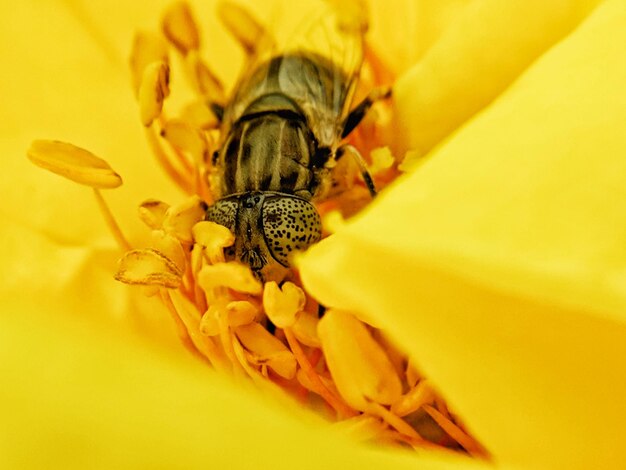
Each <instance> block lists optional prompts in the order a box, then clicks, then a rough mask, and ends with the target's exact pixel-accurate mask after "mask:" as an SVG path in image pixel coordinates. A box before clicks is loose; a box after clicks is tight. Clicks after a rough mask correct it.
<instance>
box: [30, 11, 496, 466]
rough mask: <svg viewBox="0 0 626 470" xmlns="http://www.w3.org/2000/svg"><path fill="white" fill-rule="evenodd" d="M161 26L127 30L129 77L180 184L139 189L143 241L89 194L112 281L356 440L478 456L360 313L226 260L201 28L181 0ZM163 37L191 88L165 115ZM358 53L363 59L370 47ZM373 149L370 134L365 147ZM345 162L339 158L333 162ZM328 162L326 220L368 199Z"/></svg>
mask: <svg viewBox="0 0 626 470" xmlns="http://www.w3.org/2000/svg"><path fill="white" fill-rule="evenodd" d="M355 2H356V3H355V5H357V6H358V5H360V2H359V1H358V0H355ZM344 6H345V5H344ZM349 10H350V9H349V8H348V10H347V11H349ZM359 11H361V10H359ZM218 14H219V16H220V18H221V19H222V21H223V22H224V24H225V26H226V27H227V29H229V30H230V31H231V33H232V34H233V35H234V36H235V38H236V39H237V40H238V41H239V42H240V43H241V45H242V47H243V49H244V51H246V52H248V53H252V52H253V51H254V49H255V47H258V46H259V42H258V41H259V38H261V37H265V38H267V37H269V35H268V34H267V33H266V31H265V29H264V28H263V26H262V25H261V24H259V23H258V22H257V21H256V20H255V19H254V18H253V17H252V16H251V15H250V14H249V13H248V12H247V11H246V10H244V9H242V8H241V7H239V6H237V5H234V4H231V3H222V4H221V6H220V8H219V10H218ZM344 23H345V24H344ZM344 23H342V24H343V25H344V26H343V27H348V26H346V25H352V26H353V27H354V26H355V25H358V27H359V28H360V29H366V26H364V24H365V23H364V20H363V18H356V19H355V20H354V21H349V19H348V18H346V21H345V22H344ZM162 32H163V36H161V35H155V34H151V33H140V34H138V35H137V36H136V38H135V42H134V46H133V53H132V56H131V71H132V76H133V85H134V88H135V91H136V96H137V100H138V104H139V109H140V118H141V122H142V123H143V124H144V126H146V128H147V129H146V136H147V138H148V142H149V143H150V146H151V148H152V150H153V152H154V154H155V156H156V158H157V161H158V162H159V163H161V165H162V166H163V168H164V169H165V171H166V172H167V173H168V174H169V175H170V176H171V177H172V178H173V180H174V181H175V182H176V183H177V184H178V185H179V186H180V187H181V188H182V189H183V190H184V191H185V192H186V193H187V194H188V195H189V196H188V197H187V198H186V199H185V200H183V201H182V202H181V203H179V204H177V205H171V206H170V205H169V204H167V203H165V202H161V201H158V200H154V199H151V200H147V201H144V202H143V203H142V204H141V205H140V206H139V217H140V218H141V220H142V221H143V222H144V223H145V224H146V226H147V227H148V228H149V229H150V231H151V236H150V239H149V242H148V243H147V246H146V247H144V248H137V249H131V247H130V246H129V244H128V242H127V241H126V240H125V239H124V237H123V235H122V234H121V231H120V230H119V227H118V226H117V223H116V222H115V220H114V219H113V218H112V215H111V214H110V211H109V210H108V208H107V207H106V204H104V200H103V199H102V197H101V196H100V194H99V193H96V195H97V197H98V198H99V203H100V204H101V208H102V210H103V214H104V215H105V218H106V219H107V221H108V222H109V225H110V227H111V228H112V230H113V232H114V234H115V235H116V238H117V240H118V242H119V244H120V246H121V248H122V249H123V250H124V251H126V253H125V254H124V256H123V257H122V259H121V260H120V263H119V267H118V272H117V274H116V275H115V277H116V279H117V280H119V281H122V282H124V283H127V284H132V285H141V286H145V287H144V288H145V289H146V293H147V294H149V295H158V296H159V298H160V299H161V300H162V302H163V304H164V305H165V306H166V307H167V310H168V311H169V313H170V314H171V316H172V319H173V320H174V322H175V324H176V326H177V328H178V333H179V335H180V338H181V340H182V342H183V344H184V345H185V346H186V347H187V348H188V349H189V350H190V351H192V352H193V353H194V354H195V355H197V356H198V357H200V358H202V359H203V360H204V361H206V362H208V363H209V364H211V365H212V366H213V367H214V368H215V369H217V370H219V371H225V372H229V373H232V374H233V375H234V376H237V377H249V378H251V379H252V380H254V381H255V382H257V383H259V384H260V385H263V386H270V388H273V389H277V388H278V389H282V390H283V392H286V393H287V394H288V395H290V396H292V397H293V398H295V399H297V400H299V401H300V402H302V403H303V404H306V405H308V406H310V407H311V408H314V409H317V410H320V411H322V412H323V413H325V414H326V416H328V417H329V418H332V419H335V420H343V421H344V422H343V424H342V426H343V427H344V429H345V430H346V432H350V433H352V434H354V435H355V436H359V437H360V438H362V439H366V440H373V439H375V440H378V441H384V442H390V443H395V444H398V443H399V444H402V445H409V446H412V447H416V448H420V447H433V446H438V447H443V448H451V449H465V451H467V452H468V453H471V454H474V455H485V453H484V451H483V449H482V448H481V447H480V445H479V444H478V443H477V442H476V441H475V440H474V439H472V438H471V437H470V436H469V435H468V434H467V432H465V430H464V429H463V427H462V425H461V424H460V423H459V421H458V419H457V418H455V417H454V416H453V415H452V414H451V413H450V412H449V411H448V409H447V407H446V405H445V403H444V401H443V400H442V398H441V397H440V396H439V395H438V393H437V392H436V390H435V388H434V387H433V385H432V384H431V383H430V381H428V380H427V379H425V378H423V377H422V376H421V375H420V374H419V373H418V372H417V369H416V368H415V367H414V364H413V363H412V362H411V361H409V360H408V358H407V357H406V356H405V355H403V354H402V353H401V352H398V351H397V349H396V348H395V347H394V346H393V344H392V343H390V342H389V340H388V339H387V338H386V337H385V336H384V334H383V333H382V332H381V331H380V330H378V329H376V328H375V327H374V326H372V324H371V322H369V321H364V319H363V318H359V317H357V315H355V313H354V312H345V311H341V310H336V309H328V310H327V311H326V312H325V313H324V314H323V315H321V313H322V311H323V309H322V307H321V306H320V305H319V304H318V303H317V301H316V300H315V299H313V298H312V297H310V296H309V295H308V294H307V293H306V291H305V290H304V288H303V287H302V286H301V285H300V283H299V280H298V275H297V272H295V271H293V272H292V273H291V274H290V276H289V279H290V280H289V281H287V282H284V283H282V284H281V285H279V284H277V283H276V282H268V283H265V284H262V283H261V282H260V281H259V280H258V279H257V278H256V277H255V276H254V275H253V273H252V272H251V271H250V269H249V268H248V267H247V266H245V265H243V264H241V263H239V262H237V261H229V260H227V259H226V257H225V254H224V250H225V249H227V248H228V247H230V246H232V245H233V243H234V241H235V240H234V237H233V234H232V233H231V232H230V231H229V230H228V229H226V228H225V227H223V226H220V225H217V224H215V223H213V222H208V221H205V220H204V217H205V212H206V209H207V204H210V203H212V202H213V201H214V200H215V199H216V198H217V197H219V194H217V193H216V191H214V188H215V185H214V181H213V177H214V175H215V169H214V168H212V166H211V161H210V160H211V159H210V158H209V155H211V154H212V152H213V151H214V150H215V147H216V142H218V141H219V131H218V130H217V129H216V126H217V123H218V121H217V119H216V118H215V116H214V115H213V114H212V113H211V110H210V109H209V107H208V106H207V102H210V101H213V102H217V103H220V102H223V100H224V94H223V87H222V85H221V83H220V82H219V80H217V78H215V77H216V76H215V74H213V72H212V71H211V70H210V68H209V67H208V66H207V65H206V64H205V63H204V62H203V60H202V59H201V50H200V47H201V44H200V34H199V30H198V27H197V25H196V22H195V20H194V18H193V15H192V12H191V10H190V8H189V6H188V5H187V4H185V3H184V2H178V3H176V4H174V5H173V6H172V7H170V8H169V9H168V10H167V11H166V13H165V15H164V17H163V20H162ZM168 43H169V44H170V45H171V46H172V48H173V49H174V50H175V51H177V53H178V54H179V55H180V58H181V59H182V61H183V62H184V64H185V67H184V70H185V71H186V73H189V74H191V77H190V78H191V80H190V83H192V84H194V88H195V91H196V93H197V95H198V96H197V98H195V99H194V100H193V101H192V102H191V103H189V104H188V105H187V106H185V107H184V108H183V110H182V112H181V113H180V116H179V117H177V118H172V119H167V118H166V117H165V115H164V113H163V105H164V101H165V99H166V98H167V97H168V95H169V93H170V84H169V74H170V68H169V58H168V46H167V44H168ZM366 57H370V58H371V57H374V53H373V51H371V50H370V51H368V52H367V54H366ZM378 67H379V61H376V60H371V61H366V64H365V68H366V69H368V68H369V69H368V70H367V72H368V73H366V74H365V75H366V76H369V77H371V80H370V82H368V83H366V86H374V85H379V84H380V83H378V82H377V79H376V77H377V76H379V75H380V74H377V68H378ZM366 81H367V80H366ZM383 114H384V113H383ZM377 125H379V124H378V123H377V121H376V120H370V122H369V123H367V124H366V128H367V130H368V131H370V130H372V129H374V128H375V127H376V126H377ZM362 139H364V135H363V134H362V133H359V131H357V132H356V133H355V136H354V137H352V140H351V142H352V143H354V144H355V145H358V144H359V142H360V141H361V140H362ZM374 147H375V146H373V145H372V142H368V143H367V147H366V148H370V149H371V148H374ZM28 155H29V157H30V158H31V159H32V160H33V161H34V162H35V163H36V164H37V165H39V166H42V167H44V168H46V169H49V170H51V171H53V172H55V173H58V174H61V175H63V176H66V177H68V178H69V179H72V180H74V181H76V182H79V183H81V184H86V185H89V186H92V187H94V188H112V187H115V186H119V185H120V184H121V179H120V177H119V176H118V175H117V174H116V173H115V172H114V171H113V170H112V169H111V168H110V167H109V166H108V165H107V164H106V162H104V161H103V160H101V159H99V158H97V157H95V156H93V155H92V154H90V153H89V152H87V151H85V150H82V149H78V148H77V147H74V146H72V145H70V144H64V143H59V142H47V141H37V142H35V143H33V145H32V147H31V149H30V150H29V152H28ZM349 161H350V159H344V161H342V162H340V165H348V163H346V162H349ZM366 163H367V165H368V167H369V170H370V171H371V173H372V174H373V176H374V177H375V179H376V182H377V184H378V185H379V187H380V186H384V185H385V184H386V183H388V182H389V181H391V180H392V179H393V178H395V177H396V176H397V175H398V174H399V170H398V162H397V161H396V159H395V158H394V156H393V155H392V154H391V152H390V151H389V150H388V149H387V148H379V149H377V150H375V151H373V152H372V153H371V156H370V157H369V161H368V162H366ZM336 172H337V173H338V174H339V175H340V176H339V177H340V178H341V179H342V185H341V190H340V191H337V192H336V193H335V194H331V197H330V198H329V199H328V201H325V202H324V203H323V204H321V205H320V206H319V210H320V213H321V214H322V215H323V216H324V218H325V227H327V228H328V229H329V230H328V231H327V232H329V231H332V230H334V229H335V228H337V227H338V226H340V224H342V223H343V217H344V216H349V215H350V214H352V213H354V212H356V211H357V210H358V209H359V208H360V207H361V206H362V205H363V204H365V203H366V201H368V200H369V196H368V194H367V190H366V189H365V188H364V186H363V184H362V182H360V180H359V178H360V177H359V172H358V170H356V169H355V168H354V167H352V168H350V167H349V166H346V167H345V168H342V167H340V166H339V165H338V168H336ZM96 191H97V190H96ZM325 216H327V217H325ZM337 282H341V281H340V280H338V281H337Z"/></svg>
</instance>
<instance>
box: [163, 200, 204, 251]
mask: <svg viewBox="0 0 626 470" xmlns="http://www.w3.org/2000/svg"><path fill="white" fill-rule="evenodd" d="M206 209H207V206H206V204H205V202H204V201H203V200H202V199H200V198H199V197H198V196H191V197H190V198H188V199H187V200H186V201H184V202H183V203H181V204H178V205H176V206H172V207H170V208H169V209H168V210H167V211H166V212H165V218H164V219H163V230H165V232H166V233H169V234H170V235H172V236H174V237H176V238H177V239H178V240H180V241H181V242H182V243H186V244H191V243H193V234H192V229H193V227H194V225H196V224H197V223H198V222H200V221H201V220H202V219H203V218H204V214H205V212H206Z"/></svg>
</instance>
